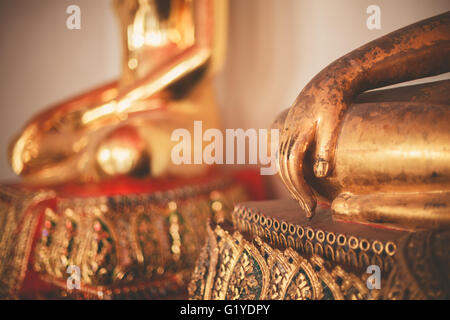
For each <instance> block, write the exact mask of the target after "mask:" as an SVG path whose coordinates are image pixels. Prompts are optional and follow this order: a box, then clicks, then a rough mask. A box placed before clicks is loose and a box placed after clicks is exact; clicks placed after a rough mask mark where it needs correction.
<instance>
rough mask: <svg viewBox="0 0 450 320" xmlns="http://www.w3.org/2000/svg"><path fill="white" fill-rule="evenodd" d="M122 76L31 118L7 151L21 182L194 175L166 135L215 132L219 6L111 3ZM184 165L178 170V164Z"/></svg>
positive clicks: (221, 33) (133, 0) (222, 5)
mask: <svg viewBox="0 0 450 320" xmlns="http://www.w3.org/2000/svg"><path fill="white" fill-rule="evenodd" d="M114 4H115V8H116V11H117V13H118V17H119V19H120V22H121V33H122V42H123V59H122V60H123V61H122V64H123V72H122V77H121V79H120V80H119V81H118V82H115V83H112V84H110V85H107V86H104V87H101V88H98V89H95V90H92V91H91V92H89V93H87V94H84V95H82V96H80V97H78V98H76V99H73V100H70V101H68V102H66V103H63V104H61V105H58V106H56V107H54V108H51V109H49V110H46V111H44V112H43V113H41V114H39V115H37V116H36V117H34V118H33V119H32V120H31V122H30V123H29V124H28V125H27V126H26V127H25V129H24V130H23V131H22V132H21V134H20V135H19V137H18V138H17V139H15V141H14V143H13V144H12V146H11V152H10V162H11V165H12V168H13V170H14V172H15V173H17V174H19V175H21V176H22V177H23V178H24V180H25V181H26V182H27V183H34V184H39V185H56V184H60V183H63V182H67V181H81V182H95V181H99V180H103V179H105V178H108V177H114V176H117V175H128V176H139V177H148V176H151V177H167V176H182V177H186V176H194V175H198V174H200V173H204V172H205V170H206V166H204V165H184V164H182V165H174V164H173V163H172V161H170V156H171V153H170V152H171V149H172V147H173V146H174V145H175V142H173V141H171V133H172V131H173V130H174V129H176V128H186V129H188V130H192V127H193V122H194V120H201V121H202V122H203V124H202V125H203V128H209V127H214V128H217V127H219V125H220V124H219V118H218V113H217V106H216V103H215V97H214V91H213V82H212V79H213V77H212V76H213V75H214V73H215V72H216V71H217V70H218V68H219V67H220V65H221V64H222V60H223V56H224V48H225V37H226V2H224V1H217V0H196V1H190V0H171V1H161V0H115V1H114ZM187 166H188V167H189V168H186V167H187Z"/></svg>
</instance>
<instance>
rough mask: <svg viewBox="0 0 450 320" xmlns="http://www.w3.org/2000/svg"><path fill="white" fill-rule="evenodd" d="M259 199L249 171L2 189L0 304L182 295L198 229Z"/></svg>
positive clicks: (201, 232) (200, 235)
mask: <svg viewBox="0 0 450 320" xmlns="http://www.w3.org/2000/svg"><path fill="white" fill-rule="evenodd" d="M262 196H263V194H262V188H261V181H260V176H259V175H258V173H257V172H253V171H248V172H239V173H238V174H236V175H234V176H233V175H229V176H227V177H225V176H224V175H221V174H210V175H208V176H205V177H201V178H197V179H189V180H182V179H176V180H175V181H170V180H165V181H163V180H159V181H155V180H150V181H149V180H131V179H116V180H114V181H109V182H103V183H101V184H95V185H93V184H91V185H68V184H66V185H64V186H62V187H56V188H52V189H47V190H37V189H31V188H27V187H25V186H23V185H16V186H12V185H11V186H2V187H1V189H0V197H1V202H0V297H2V298H31V299H36V298H62V297H68V298H89V299H98V298H100V299H111V298H137V299H139V298H141V299H142V298H156V299H161V298H183V297H186V291H185V290H186V282H187V280H188V279H189V277H190V274H191V271H192V267H193V264H194V262H195V258H196V256H197V253H198V250H199V249H200V248H201V246H202V245H203V244H204V240H205V225H206V222H207V221H208V220H214V221H222V220H223V219H225V218H229V215H230V213H231V211H232V208H233V206H234V204H235V203H237V202H239V201H243V200H245V199H250V198H253V199H261V198H262ZM69 267H70V268H69ZM75 269H78V270H79V273H77V272H74V271H75ZM69 277H70V279H69ZM77 277H78V278H77ZM68 280H69V281H70V282H71V283H72V282H73V283H76V280H79V283H80V285H81V287H80V288H79V289H77V288H73V289H71V288H69V287H68Z"/></svg>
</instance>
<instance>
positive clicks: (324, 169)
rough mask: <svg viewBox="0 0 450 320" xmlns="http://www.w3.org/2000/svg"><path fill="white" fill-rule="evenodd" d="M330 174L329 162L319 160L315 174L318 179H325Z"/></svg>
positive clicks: (315, 164) (316, 163)
mask: <svg viewBox="0 0 450 320" xmlns="http://www.w3.org/2000/svg"><path fill="white" fill-rule="evenodd" d="M327 173H328V161H325V160H322V159H319V160H317V161H316V162H315V163H314V174H315V175H316V177H317V178H323V177H325V176H326V175H327Z"/></svg>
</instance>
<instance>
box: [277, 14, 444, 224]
mask: <svg viewBox="0 0 450 320" xmlns="http://www.w3.org/2000/svg"><path fill="white" fill-rule="evenodd" d="M449 56H450V13H449V12H447V13H444V14H442V15H439V16H436V17H432V18H429V19H426V20H423V21H420V22H417V23H415V24H413V25H410V26H407V27H405V28H403V29H400V30H398V31H395V32H392V33H390V34H388V35H386V36H383V37H381V38H379V39H376V40H374V41H372V42H370V43H368V44H366V45H364V46H362V47H360V48H358V49H356V50H354V51H352V52H350V53H348V54H347V55H345V56H343V57H342V58H340V59H338V60H336V61H335V62H333V63H331V64H330V65H329V66H328V67H326V68H325V69H324V70H322V71H321V72H320V73H319V74H318V75H317V76H316V77H314V79H312V80H311V81H310V82H309V84H308V85H307V86H306V87H305V88H304V89H303V91H302V92H301V93H300V95H299V96H298V98H297V99H296V101H295V103H294V104H293V106H292V107H291V108H290V109H289V110H288V111H285V112H283V113H282V114H281V115H280V116H279V117H278V119H277V120H276V121H275V123H274V125H273V126H274V127H276V128H279V129H280V130H282V133H281V143H280V149H279V151H280V158H279V167H280V169H279V173H280V176H281V178H282V180H283V182H284V184H285V185H286V186H287V188H288V189H289V191H290V193H291V194H292V195H293V197H294V198H295V199H296V200H297V201H298V202H299V203H300V205H301V207H302V208H303V209H304V211H305V212H306V214H307V216H308V217H311V216H312V215H313V214H314V211H315V208H316V203H317V201H320V200H322V201H326V202H331V203H332V204H331V209H332V212H333V217H334V218H335V219H340V220H347V221H349V220H350V221H358V222H363V223H383V224H385V225H390V226H395V227H401V228H413V229H414V228H428V227H433V228H436V227H448V226H450V151H449V146H450V107H449V103H450V94H449V92H450V81H449V80H446V81H440V82H433V83H427V84H422V85H417V86H410V87H401V88H396V89H388V90H381V91H372V92H365V91H367V90H371V89H375V88H379V87H383V86H387V85H391V84H396V83H400V82H404V81H409V80H414V79H418V78H422V77H427V76H433V75H438V74H441V73H445V72H448V71H450V59H449Z"/></svg>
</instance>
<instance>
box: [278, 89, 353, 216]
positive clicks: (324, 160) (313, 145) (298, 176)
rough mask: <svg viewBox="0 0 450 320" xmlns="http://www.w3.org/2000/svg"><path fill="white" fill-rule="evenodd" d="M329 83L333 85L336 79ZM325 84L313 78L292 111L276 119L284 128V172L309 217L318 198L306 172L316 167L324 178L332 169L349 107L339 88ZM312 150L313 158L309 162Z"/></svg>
mask: <svg viewBox="0 0 450 320" xmlns="http://www.w3.org/2000/svg"><path fill="white" fill-rule="evenodd" d="M326 86H327V87H328V88H332V87H333V83H332V81H330V82H329V83H327V84H326ZM322 88H323V87H317V85H315V84H314V83H313V82H311V83H310V84H309V85H308V86H307V87H306V88H305V89H304V90H303V91H302V92H301V93H300V95H299V97H298V98H297V100H296V101H295V103H294V105H293V106H292V108H291V109H290V110H289V112H288V113H284V114H282V115H280V117H279V118H278V119H277V120H276V122H275V123H278V125H277V126H278V127H281V128H280V129H282V132H281V144H280V158H279V159H280V176H281V178H282V180H283V181H284V183H285V185H286V186H287V188H288V190H289V191H290V193H291V194H292V196H293V197H294V198H295V199H296V200H297V201H298V202H299V203H300V205H301V206H302V208H303V209H304V211H305V212H306V215H307V216H308V217H311V216H312V215H313V213H314V209H315V207H316V198H315V196H314V194H313V192H312V190H311V188H310V186H309V185H308V184H307V182H306V180H305V175H307V174H308V172H307V170H311V169H312V171H313V173H314V175H315V176H316V177H317V178H323V177H326V176H327V175H329V173H330V172H331V171H332V167H333V165H332V164H333V156H334V151H335V147H336V141H337V136H338V129H339V126H340V123H341V121H342V117H343V114H344V111H345V109H346V104H345V103H344V101H343V97H342V95H339V92H338V90H336V91H335V92H334V94H331V95H330V94H329V91H328V90H323V89H322ZM332 91H333V90H332ZM283 118H284V119H283ZM283 120H284V121H283ZM280 123H283V125H281V126H280ZM309 153H310V154H311V157H310V158H311V160H312V161H310V163H307V161H306V159H305V157H306V155H307V154H309ZM308 160H309V157H308Z"/></svg>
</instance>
